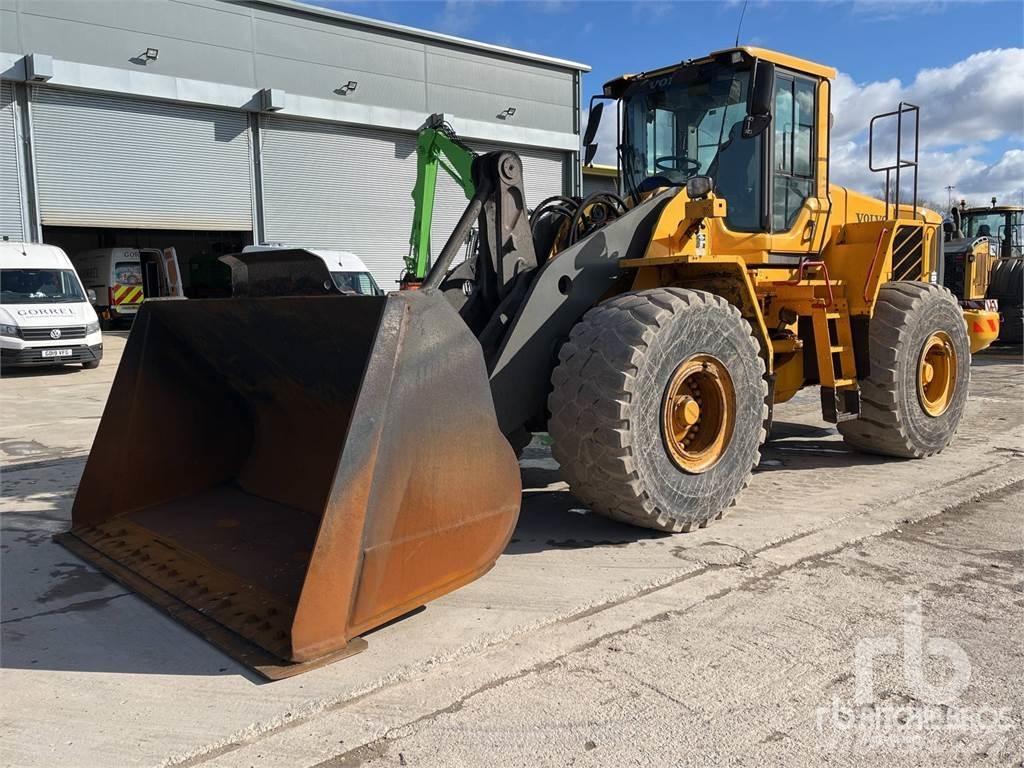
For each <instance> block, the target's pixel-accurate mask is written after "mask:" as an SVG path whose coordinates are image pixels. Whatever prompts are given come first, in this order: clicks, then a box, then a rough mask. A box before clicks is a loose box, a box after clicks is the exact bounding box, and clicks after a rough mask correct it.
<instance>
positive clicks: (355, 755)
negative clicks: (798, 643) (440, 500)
mask: <svg viewBox="0 0 1024 768" xmlns="http://www.w3.org/2000/svg"><path fill="white" fill-rule="evenodd" d="M1021 484H1024V477H1021V478H1018V479H1016V480H1013V481H1010V482H1009V483H1007V484H1006V485H1002V486H1000V487H998V488H995V489H991V490H988V491H982V492H979V493H977V494H974V495H973V496H972V497H971V498H969V499H964V500H961V501H958V502H956V503H955V504H952V505H950V506H948V507H944V508H942V509H940V510H939V511H937V512H935V513H933V514H930V515H926V516H925V517H923V518H921V519H919V520H916V521H914V522H913V523H909V524H910V525H913V524H917V523H921V522H925V521H927V520H929V519H931V518H934V517H937V516H939V515H942V514H946V513H949V512H952V511H956V510H958V509H960V508H962V507H964V506H966V505H967V504H969V503H972V502H975V501H978V500H979V499H982V498H989V497H992V496H997V495H1000V494H1004V493H1005V492H1006V491H1007V490H1008V489H1012V488H1015V487H1019V486H1020V485H1021ZM898 530H899V529H897V528H895V527H893V528H890V529H889V530H886V531H883V532H881V533H879V534H874V535H872V536H867V537H864V538H879V537H883V536H890V535H893V534H896V533H897V531H898ZM861 541H863V538H861V539H851V540H850V541H848V542H846V543H844V544H842V545H840V546H839V547H837V548H835V549H833V550H831V551H828V552H821V553H819V554H815V555H813V556H810V557H807V558H804V559H801V560H797V561H795V562H793V563H790V564H786V565H773V564H769V567H768V568H767V569H766V570H765V571H764V572H763V573H760V574H755V575H745V576H742V577H741V578H740V580H739V584H737V585H736V586H735V587H725V588H723V589H720V590H718V591H717V592H714V593H712V594H710V595H707V596H705V597H703V598H701V599H698V600H697V601H695V602H694V603H692V604H690V605H688V606H687V607H686V608H683V609H679V610H667V611H663V612H662V613H659V614H656V615H654V616H651V617H649V618H645V619H643V620H641V621H638V622H637V623H635V624H633V625H631V626H629V627H625V628H620V629H617V630H615V631H613V632H609V633H607V634H605V635H601V636H599V637H596V638H593V639H592V640H589V641H587V642H585V643H581V644H580V645H578V646H576V647H574V648H570V649H569V650H567V651H564V652H563V653H561V654H560V655H558V656H556V657H553V658H551V659H548V660H547V661H544V662H541V663H539V664H536V665H534V666H532V667H529V668H526V669H522V670H519V671H518V672H515V673H512V674H509V675H506V676H503V677H502V678H500V679H497V680H494V681H491V682H490V683H488V684H486V685H483V686H481V687H479V688H477V689H475V690H473V691H470V692H469V693H468V694H466V695H464V696H462V697H460V698H459V699H457V700H456V701H454V702H453V703H451V704H449V705H448V706H446V707H443V708H441V709H438V710H435V711H434V712H430V713H427V714H425V715H421V716H420V717H417V718H415V719H413V720H410V721H408V722H406V723H398V724H395V725H391V726H389V727H388V728H387V730H386V731H385V732H384V734H383V735H382V736H380V737H378V738H376V739H374V740H372V741H368V742H366V743H364V744H361V745H359V746H356V747H354V748H352V749H350V750H347V751H346V752H343V753H339V754H338V755H335V756H333V757H330V758H328V759H326V760H323V761H321V762H318V763H316V764H314V765H313V766H312V767H311V768H343V767H347V766H355V765H358V764H359V762H360V761H359V758H360V757H363V756H367V757H369V756H379V755H381V754H383V753H384V752H386V745H387V743H388V741H389V740H391V738H392V736H391V734H392V733H393V732H394V731H396V730H398V729H413V732H415V727H416V726H417V725H419V724H421V723H423V722H431V721H433V720H435V719H437V718H438V717H440V716H441V715H444V714H451V713H454V712H457V711H459V710H461V709H462V708H463V707H464V706H465V704H466V702H467V701H469V700H470V699H472V698H474V697H476V696H478V695H480V694H482V693H486V692H487V691H489V690H493V689H494V688H498V687H500V686H502V685H505V684H506V683H508V682H512V681H514V680H518V679H521V678H523V677H526V676H527V675H531V674H535V673H537V672H540V671H543V670H544V669H549V668H551V667H552V666H554V665H556V664H557V663H558V662H559V661H560V660H561V659H563V658H565V657H566V656H568V655H570V654H574V653H579V652H581V651H586V650H590V649H592V648H594V647H596V646H597V645H600V644H601V643H602V642H605V641H607V640H609V639H612V638H614V637H617V636H620V635H623V634H627V633H629V632H631V631H634V630H636V629H638V628H640V627H642V626H644V625H645V624H649V623H652V622H657V621H666V620H668V619H669V618H673V617H678V616H681V615H684V614H686V613H688V612H689V611H691V610H693V609H694V608H697V607H699V606H702V605H705V604H706V603H709V602H712V601H714V600H718V599H721V598H724V597H726V596H727V595H729V594H732V593H733V592H734V591H737V590H743V589H747V588H749V587H750V586H752V585H755V584H760V583H764V582H765V581H771V580H775V579H777V578H778V577H779V576H781V575H783V574H785V573H786V572H788V571H791V570H793V569H795V568H796V567H797V566H798V565H801V564H805V563H808V562H818V561H822V560H826V559H828V558H830V557H832V556H834V555H835V554H837V553H838V552H841V551H842V550H844V549H848V548H849V547H851V546H854V545H856V544H858V543H860V542H861ZM721 567H722V568H727V567H728V566H721ZM673 586H675V585H673ZM637 682H638V683H640V684H642V685H645V686H647V687H648V688H650V689H651V690H653V691H654V692H655V693H659V694H661V695H664V696H665V697H666V698H669V699H670V700H672V701H673V702H675V703H677V704H679V705H681V706H683V708H684V709H689V707H687V705H686V704H685V703H683V702H681V701H679V700H677V699H675V698H673V697H671V696H669V695H668V694H666V693H664V692H663V691H661V690H659V689H658V688H657V687H655V686H653V685H650V684H648V683H646V682H644V681H642V680H638V681H637Z"/></svg>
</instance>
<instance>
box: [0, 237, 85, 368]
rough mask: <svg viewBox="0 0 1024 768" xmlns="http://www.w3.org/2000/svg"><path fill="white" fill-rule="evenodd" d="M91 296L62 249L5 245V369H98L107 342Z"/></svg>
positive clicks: (0, 356)
mask: <svg viewBox="0 0 1024 768" xmlns="http://www.w3.org/2000/svg"><path fill="white" fill-rule="evenodd" d="M88 295H89V294H88V293H87V292H86V290H85V288H83V287H82V281H81V280H79V279H78V275H77V274H75V270H74V267H72V265H71V260H70V259H68V257H67V254H65V253H64V251H62V250H61V249H60V248H58V247H56V246H54V245H41V244H39V243H12V242H7V241H2V242H0V365H2V367H4V368H6V367H8V366H15V365H59V364H62V363H81V364H82V367H83V368H95V367H96V366H98V365H99V364H100V360H101V359H102V357H103V337H102V335H101V334H100V324H99V318H98V317H97V316H96V311H95V310H94V309H93V308H92V305H91V304H90V303H89V298H88Z"/></svg>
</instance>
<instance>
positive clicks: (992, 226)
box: [959, 198, 1024, 259]
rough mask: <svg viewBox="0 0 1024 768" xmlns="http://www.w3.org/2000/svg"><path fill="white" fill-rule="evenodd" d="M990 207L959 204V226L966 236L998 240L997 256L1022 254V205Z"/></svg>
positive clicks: (1023, 228) (994, 205)
mask: <svg viewBox="0 0 1024 768" xmlns="http://www.w3.org/2000/svg"><path fill="white" fill-rule="evenodd" d="M992 203H993V204H992V206H991V207H990V208H967V207H966V205H964V204H963V203H961V205H960V209H959V210H960V218H961V224H960V228H961V230H962V231H963V236H964V237H966V238H975V237H988V238H991V239H993V240H996V241H998V246H999V247H998V252H999V256H1000V257H1002V258H1004V259H1007V258H1010V257H1011V256H1020V255H1021V254H1022V244H1024V207H1022V206H1019V205H996V204H995V198H992Z"/></svg>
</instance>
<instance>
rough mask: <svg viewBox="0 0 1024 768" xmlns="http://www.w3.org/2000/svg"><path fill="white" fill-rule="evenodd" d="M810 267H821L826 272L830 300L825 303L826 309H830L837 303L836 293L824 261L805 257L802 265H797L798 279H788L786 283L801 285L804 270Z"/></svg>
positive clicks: (826, 285) (826, 284)
mask: <svg viewBox="0 0 1024 768" xmlns="http://www.w3.org/2000/svg"><path fill="white" fill-rule="evenodd" d="M808 269H820V270H822V271H823V272H824V273H825V275H824V279H825V287H826V288H828V302H827V303H826V304H825V309H828V308H829V307H831V306H832V305H833V304H835V301H836V298H835V294H833V293H832V281H831V280H830V279H829V276H828V264H826V263H825V262H824V261H818V260H813V261H812V260H810V259H805V260H804V261H801V262H800V266H798V267H797V273H796V279H795V280H787V281H786V283H785V284H786V285H799V284H800V283H801V281H803V280H804V279H805V278H804V272H806V271H807V270H808Z"/></svg>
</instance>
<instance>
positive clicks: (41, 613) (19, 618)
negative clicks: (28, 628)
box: [0, 571, 137, 627]
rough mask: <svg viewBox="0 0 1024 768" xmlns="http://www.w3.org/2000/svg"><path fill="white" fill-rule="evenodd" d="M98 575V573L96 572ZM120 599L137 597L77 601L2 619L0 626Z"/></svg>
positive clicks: (125, 593) (129, 594) (122, 593)
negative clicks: (26, 614)
mask: <svg viewBox="0 0 1024 768" xmlns="http://www.w3.org/2000/svg"><path fill="white" fill-rule="evenodd" d="M96 573H100V571H96ZM122 597H137V595H136V594H135V593H134V592H118V593H117V594H114V595H108V596H106V597H93V598H90V599H88V600H79V601H78V602H74V603H68V604H67V605H65V606H62V607H60V608H51V609H50V610H48V611H39V612H38V613H31V614H29V615H28V616H17V617H15V618H13V619H4V620H3V621H0V626H4V627H6V626H7V625H8V624H17V623H19V622H22V621H28V620H29V619H38V618H41V617H43V616H54V615H58V614H61V613H67V612H68V611H80V610H82V609H83V608H85V609H88V608H99V607H100V606H103V605H107V604H108V603H110V602H111V601H113V600H117V599H118V598H122Z"/></svg>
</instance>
